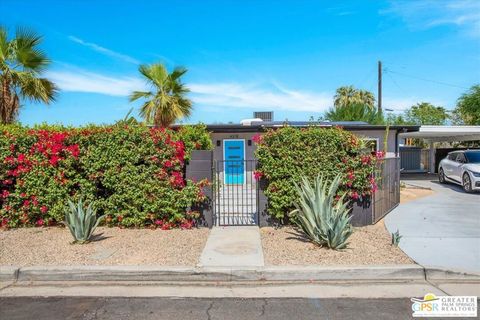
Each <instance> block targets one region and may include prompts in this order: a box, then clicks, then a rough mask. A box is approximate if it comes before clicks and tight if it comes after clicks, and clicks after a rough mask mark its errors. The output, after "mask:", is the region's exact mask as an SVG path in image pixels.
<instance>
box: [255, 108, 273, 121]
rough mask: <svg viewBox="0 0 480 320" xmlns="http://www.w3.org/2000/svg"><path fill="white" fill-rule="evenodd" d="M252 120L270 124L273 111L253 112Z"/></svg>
mask: <svg viewBox="0 0 480 320" xmlns="http://www.w3.org/2000/svg"><path fill="white" fill-rule="evenodd" d="M253 117H254V118H260V119H262V120H263V121H267V122H272V121H273V111H255V112H254V113H253Z"/></svg>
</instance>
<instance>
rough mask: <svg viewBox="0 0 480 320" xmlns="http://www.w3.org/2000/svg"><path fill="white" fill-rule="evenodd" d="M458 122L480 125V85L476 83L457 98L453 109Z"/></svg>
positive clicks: (455, 121)
mask: <svg viewBox="0 0 480 320" xmlns="http://www.w3.org/2000/svg"><path fill="white" fill-rule="evenodd" d="M453 121H454V123H456V124H466V125H480V85H478V84H477V85H474V86H472V87H471V88H470V90H469V91H468V92H466V93H464V94H462V96H461V97H460V98H459V99H458V100H457V107H456V108H455V110H454V111H453Z"/></svg>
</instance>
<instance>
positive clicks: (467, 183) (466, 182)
mask: <svg viewBox="0 0 480 320" xmlns="http://www.w3.org/2000/svg"><path fill="white" fill-rule="evenodd" d="M462 182H463V183H462V185H463V190H465V192H472V181H471V180H470V176H469V175H468V173H464V174H463V179H462Z"/></svg>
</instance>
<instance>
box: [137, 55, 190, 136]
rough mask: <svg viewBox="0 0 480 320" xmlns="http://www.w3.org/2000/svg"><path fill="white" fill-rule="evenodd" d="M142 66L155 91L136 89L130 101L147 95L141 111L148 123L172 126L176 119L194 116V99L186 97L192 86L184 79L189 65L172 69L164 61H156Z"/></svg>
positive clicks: (140, 69) (144, 97)
mask: <svg viewBox="0 0 480 320" xmlns="http://www.w3.org/2000/svg"><path fill="white" fill-rule="evenodd" d="M138 70H139V71H140V73H141V74H142V76H143V77H144V78H145V79H146V80H147V83H148V84H149V85H150V87H151V88H152V91H134V92H132V94H131V95H130V101H135V100H138V99H140V98H143V99H145V102H144V103H143V104H142V106H141V109H140V115H141V116H142V117H143V118H144V119H145V121H146V122H147V123H153V124H154V125H155V126H161V127H168V126H169V125H171V124H172V123H174V122H175V120H177V119H180V118H183V117H188V116H190V113H191V112H192V102H191V101H190V100H189V99H187V98H186V97H185V95H186V94H187V93H188V92H189V91H190V90H189V89H188V88H187V87H186V86H185V85H184V84H183V83H182V82H181V81H180V78H181V77H182V76H183V75H184V74H185V73H186V72H187V69H185V68H182V67H177V68H175V69H174V70H173V71H172V72H171V73H168V71H167V69H166V68H165V66H164V65H163V64H161V63H154V64H151V65H141V66H140V67H139V68H138Z"/></svg>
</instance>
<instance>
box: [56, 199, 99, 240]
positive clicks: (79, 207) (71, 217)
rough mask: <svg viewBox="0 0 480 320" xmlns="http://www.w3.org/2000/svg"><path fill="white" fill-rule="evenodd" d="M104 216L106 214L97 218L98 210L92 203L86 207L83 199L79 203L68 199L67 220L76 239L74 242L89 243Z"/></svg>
mask: <svg viewBox="0 0 480 320" xmlns="http://www.w3.org/2000/svg"><path fill="white" fill-rule="evenodd" d="M103 218H104V216H101V217H99V218H97V213H96V210H95V208H94V207H93V206H92V204H91V203H90V204H89V205H88V206H87V207H85V206H84V204H83V201H82V200H79V201H78V203H77V204H75V203H73V202H72V201H71V200H68V208H67V209H66V210H65V222H66V224H67V226H68V228H69V229H70V232H71V234H72V236H73V238H74V239H75V241H74V242H73V243H80V244H83V243H87V242H88V241H89V239H90V237H91V236H92V234H93V232H94V231H95V229H96V228H97V226H98V224H99V223H100V222H101V221H102V220H103Z"/></svg>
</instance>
